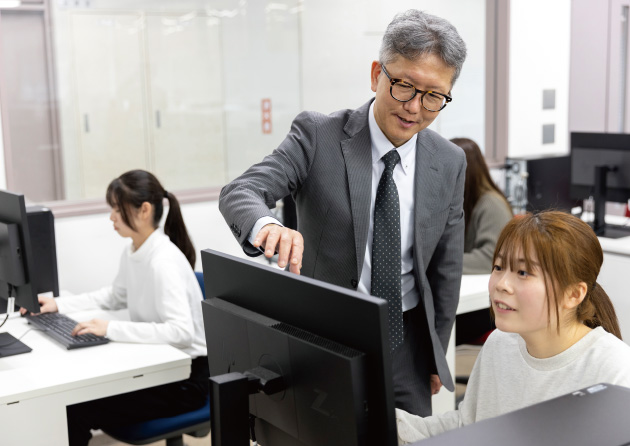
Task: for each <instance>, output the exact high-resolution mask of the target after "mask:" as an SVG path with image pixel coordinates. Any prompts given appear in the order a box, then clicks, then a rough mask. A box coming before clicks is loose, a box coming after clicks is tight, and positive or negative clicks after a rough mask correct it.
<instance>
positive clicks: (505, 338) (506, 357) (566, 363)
mask: <svg viewBox="0 0 630 446" xmlns="http://www.w3.org/2000/svg"><path fill="white" fill-rule="evenodd" d="M602 382H603V383H608V384H617V385H620V386H625V387H630V346H629V345H627V344H626V343H624V342H622V341H621V340H619V339H618V338H617V337H615V336H614V335H612V334H610V333H608V332H606V331H605V330H604V329H603V328H602V327H598V328H596V329H594V330H592V331H590V332H589V333H588V334H587V335H586V336H584V337H583V338H582V339H580V340H579V341H578V342H576V343H575V344H574V345H572V346H571V347H570V348H568V349H567V350H565V351H564V352H562V353H560V354H558V355H556V356H553V357H551V358H545V359H539V358H534V357H533V356H531V355H530V354H529V353H528V352H527V347H526V345H525V341H524V340H523V338H521V337H520V336H519V335H518V334H515V333H504V332H502V331H500V330H494V332H493V333H492V334H491V335H490V336H489V337H488V339H487V340H486V342H485V344H484V346H483V348H482V349H481V352H480V353H479V356H478V357H477V361H476V362H475V365H474V367H473V370H472V372H471V375H470V378H469V381H468V385H467V386H466V394H465V397H464V400H463V401H462V402H461V403H460V404H459V409H458V410H453V411H450V412H446V413H444V414H441V415H434V416H431V417H426V418H422V417H418V416H416V415H412V414H409V413H407V412H405V411H403V410H400V409H396V423H397V427H398V442H399V444H408V443H413V442H415V441H418V440H422V439H424V438H428V437H432V436H435V435H438V434H440V433H443V432H446V431H448V430H451V429H455V428H457V427H462V426H465V425H468V424H472V423H475V422H477V421H481V420H483V419H486V418H492V417H496V416H498V415H502V414H504V413H507V412H512V411H514V410H517V409H521V408H523V407H526V406H530V405H532V404H536V403H540V402H542V401H546V400H550V399H553V398H556V397H558V396H561V395H565V394H567V393H571V392H573V391H575V390H578V389H581V388H584V387H589V386H592V385H594V384H598V383H602Z"/></svg>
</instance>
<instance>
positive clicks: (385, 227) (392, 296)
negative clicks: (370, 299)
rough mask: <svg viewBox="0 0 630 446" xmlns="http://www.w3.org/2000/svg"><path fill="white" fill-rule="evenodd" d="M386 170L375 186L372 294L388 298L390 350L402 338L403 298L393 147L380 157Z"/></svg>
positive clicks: (398, 156)
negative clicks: (376, 187)
mask: <svg viewBox="0 0 630 446" xmlns="http://www.w3.org/2000/svg"><path fill="white" fill-rule="evenodd" d="M381 160H383V162H384V163H385V170H384V171H383V175H381V180H380V181H379V183H378V189H377V190H376V200H375V203H374V239H373V242H372V292H371V294H372V295H373V296H378V297H381V298H383V299H387V302H388V304H387V307H388V309H389V340H390V345H391V349H392V351H393V350H394V349H395V348H396V347H398V346H399V345H400V344H402V341H403V318H402V300H401V296H400V293H401V291H400V270H401V259H400V202H399V200H398V189H396V183H394V176H393V175H394V168H395V167H396V164H398V162H399V161H400V155H399V154H398V152H397V151H396V150H395V149H394V150H391V151H389V152H388V153H387V154H385V156H383V158H381Z"/></svg>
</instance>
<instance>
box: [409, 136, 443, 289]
mask: <svg viewBox="0 0 630 446" xmlns="http://www.w3.org/2000/svg"><path fill="white" fill-rule="evenodd" d="M436 153H437V147H436V146H435V145H434V144H433V141H432V139H431V138H430V137H428V134H427V133H426V132H420V133H418V140H417V142H416V173H415V178H414V234H413V235H414V242H413V243H414V261H415V265H414V270H415V271H416V272H417V273H418V274H417V276H416V278H418V279H421V278H422V276H423V275H422V274H420V271H424V270H425V265H424V260H423V257H424V256H423V252H422V247H423V244H422V238H423V236H424V230H425V223H424V222H425V221H426V220H427V218H429V217H430V215H431V212H432V211H433V210H434V209H433V208H434V206H432V204H433V199H434V197H433V196H432V194H431V192H430V191H431V190H433V189H434V188H435V187H436V185H439V184H440V175H441V173H440V172H441V170H442V165H441V163H440V161H439V157H437V156H435V154H436Z"/></svg>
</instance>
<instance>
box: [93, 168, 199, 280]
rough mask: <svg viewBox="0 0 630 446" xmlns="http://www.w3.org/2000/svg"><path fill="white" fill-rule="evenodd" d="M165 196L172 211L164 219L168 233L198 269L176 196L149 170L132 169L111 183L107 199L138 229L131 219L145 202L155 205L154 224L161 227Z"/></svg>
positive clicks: (165, 229)
mask: <svg viewBox="0 0 630 446" xmlns="http://www.w3.org/2000/svg"><path fill="white" fill-rule="evenodd" d="M164 198H166V199H167V200H168V203H169V211H168V215H167V216H166V222H164V233H165V234H166V235H168V237H169V238H170V239H171V241H172V242H173V243H174V244H175V246H177V247H178V248H179V249H180V250H181V252H183V253H184V255H185V256H186V259H187V260H188V263H190V266H191V267H192V268H193V269H194V268H195V261H196V259H197V255H196V254H195V248H194V246H193V244H192V241H191V240H190V237H189V236H188V231H187V230H186V225H185V224H184V218H183V217H182V212H181V209H180V207H179V202H178V201H177V198H175V195H173V194H172V193H170V192H167V191H166V190H165V189H164V188H163V187H162V185H161V184H160V182H159V181H158V179H157V178H156V177H155V176H154V175H153V174H152V173H150V172H147V171H146V170H130V171H129V172H126V173H123V174H122V175H121V176H119V177H118V178H116V179H115V180H113V181H112V182H111V183H109V186H108V187H107V193H106V194H105V199H106V200H107V204H109V205H110V206H111V207H117V208H118V210H119V211H120V216H121V217H122V220H123V222H125V224H126V225H127V226H129V227H130V228H131V229H133V230H134V231H135V230H136V228H135V225H134V224H133V219H132V218H131V210H132V208H133V209H139V208H140V206H142V203H144V202H145V201H146V202H147V203H149V204H151V205H152V206H153V227H154V228H157V227H158V226H159V224H160V220H161V219H162V214H163V212H164V206H163V204H162V202H163V200H164Z"/></svg>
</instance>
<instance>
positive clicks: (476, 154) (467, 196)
mask: <svg viewBox="0 0 630 446" xmlns="http://www.w3.org/2000/svg"><path fill="white" fill-rule="evenodd" d="M451 142H452V143H453V144H455V145H458V146H459V147H461V148H462V149H463V150H464V153H465V154H466V163H467V166H466V180H465V183H464V222H465V225H466V230H468V223H470V216H471V215H472V211H473V209H474V208H475V205H476V204H477V202H478V201H479V198H481V196H482V195H483V194H485V193H486V192H496V193H497V194H499V196H500V197H501V198H503V200H504V201H505V206H506V207H507V208H508V209H509V210H510V212H512V207H511V206H510V204H509V203H508V201H507V200H506V199H505V195H503V192H501V189H499V187H498V186H497V185H496V184H495V183H494V181H492V177H491V176H490V172H489V171H488V166H487V164H486V160H485V159H484V157H483V154H482V153H481V149H479V146H478V145H477V143H476V142H475V141H473V140H472V139H468V138H453V139H451Z"/></svg>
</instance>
